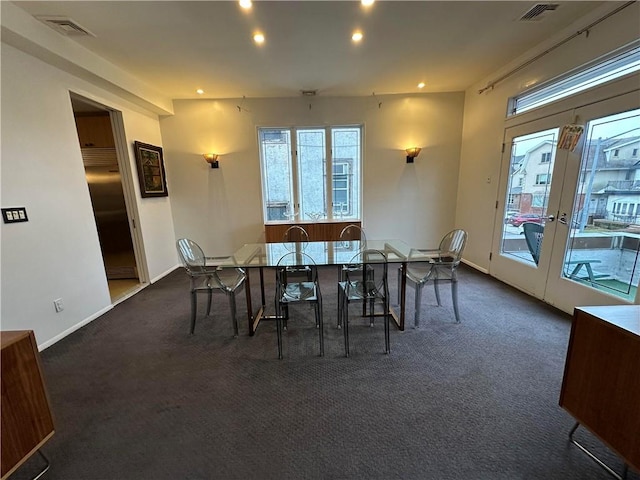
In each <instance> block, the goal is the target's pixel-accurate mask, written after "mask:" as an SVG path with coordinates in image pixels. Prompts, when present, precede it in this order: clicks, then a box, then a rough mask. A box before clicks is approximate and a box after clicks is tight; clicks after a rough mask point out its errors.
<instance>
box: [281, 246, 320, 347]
mask: <svg viewBox="0 0 640 480" xmlns="http://www.w3.org/2000/svg"><path fill="white" fill-rule="evenodd" d="M303 267H306V268H307V269H308V272H309V277H310V278H309V280H306V279H301V278H300V276H298V275H296V273H297V272H300V271H301V269H302V268H303ZM292 272H293V275H292ZM304 302H309V303H310V304H313V305H314V306H315V321H316V328H317V329H318V340H319V342H320V356H324V327H323V322H322V295H321V293H320V283H319V282H318V268H317V266H316V264H315V262H314V261H313V259H312V258H311V257H310V256H309V255H307V254H306V253H304V252H290V253H286V254H285V255H283V256H282V257H281V258H280V259H279V260H278V264H277V266H276V297H275V307H276V331H277V335H278V358H282V330H283V328H287V325H288V321H289V305H290V304H293V303H304Z"/></svg>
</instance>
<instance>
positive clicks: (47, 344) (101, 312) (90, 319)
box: [38, 264, 180, 351]
mask: <svg viewBox="0 0 640 480" xmlns="http://www.w3.org/2000/svg"><path fill="white" fill-rule="evenodd" d="M178 268H180V265H178V264H176V265H175V266H173V267H171V268H169V269H168V270H166V271H165V272H163V273H161V274H160V275H158V276H156V277H154V278H153V280H151V283H155V282H157V281H158V280H160V279H162V278H164V277H166V276H167V275H169V274H170V273H171V272H173V271H174V270H176V269H178ZM145 286H146V285H143V286H142V287H140V288H139V289H137V290H135V291H133V292H131V293H130V294H128V295H125V296H124V297H121V298H119V299H118V300H117V301H116V302H115V303H113V304H111V305H109V306H107V307H105V308H103V309H101V310H98V311H97V312H96V313H94V314H93V315H90V316H89V317H87V318H85V319H84V320H82V321H81V322H79V323H76V324H75V325H74V326H72V327H70V328H68V329H66V330H65V331H64V332H62V333H59V334H58V335H56V336H55V337H53V338H51V339H49V340H47V341H46V342H43V343H41V344H40V345H38V350H39V351H42V350H44V349H46V348H49V347H50V346H51V345H53V344H54V343H57V342H59V341H60V340H62V339H63V338H64V337H66V336H68V335H71V334H72V333H73V332H75V331H76V330H79V329H80V328H82V327H84V326H85V325H87V324H88V323H91V322H93V321H94V320H95V319H96V318H98V317H100V316H102V315H104V314H105V313H107V312H108V311H109V310H111V309H112V308H113V307H115V306H116V305H117V304H118V303H120V302H122V301H124V300H126V299H127V298H129V297H132V296H133V295H135V294H136V293H138V292H140V291H141V290H143V289H144V287H145Z"/></svg>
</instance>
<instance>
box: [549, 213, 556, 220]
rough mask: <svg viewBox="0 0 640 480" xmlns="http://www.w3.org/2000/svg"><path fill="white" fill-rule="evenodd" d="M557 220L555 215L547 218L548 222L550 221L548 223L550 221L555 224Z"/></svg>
mask: <svg viewBox="0 0 640 480" xmlns="http://www.w3.org/2000/svg"><path fill="white" fill-rule="evenodd" d="M555 219H556V217H555V215H553V214H552V215H549V216H548V217H547V220H548V221H550V222H553V221H554V220H555Z"/></svg>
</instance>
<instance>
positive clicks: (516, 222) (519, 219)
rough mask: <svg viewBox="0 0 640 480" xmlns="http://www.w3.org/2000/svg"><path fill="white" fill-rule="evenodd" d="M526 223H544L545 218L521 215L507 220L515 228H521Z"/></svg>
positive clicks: (534, 215)
mask: <svg viewBox="0 0 640 480" xmlns="http://www.w3.org/2000/svg"><path fill="white" fill-rule="evenodd" d="M524 222H532V223H544V218H543V217H541V216H540V215H536V214H535V213H519V214H517V215H514V216H513V217H511V218H509V219H508V220H507V223H508V224H509V225H513V226H514V227H519V226H520V225H522V224H523V223H524Z"/></svg>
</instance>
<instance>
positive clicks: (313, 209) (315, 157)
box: [297, 129, 327, 220]
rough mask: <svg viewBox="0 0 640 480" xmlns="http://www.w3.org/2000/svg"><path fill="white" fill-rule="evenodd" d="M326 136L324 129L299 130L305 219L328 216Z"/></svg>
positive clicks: (303, 213)
mask: <svg viewBox="0 0 640 480" xmlns="http://www.w3.org/2000/svg"><path fill="white" fill-rule="evenodd" d="M324 138H325V131H324V129H314V130H298V131H297V142H298V145H297V147H298V183H299V185H300V188H299V191H300V218H301V219H303V220H320V219H323V218H327V212H326V204H327V201H326V195H325V184H326V178H325V171H326V169H325V152H326V147H325V143H324Z"/></svg>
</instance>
